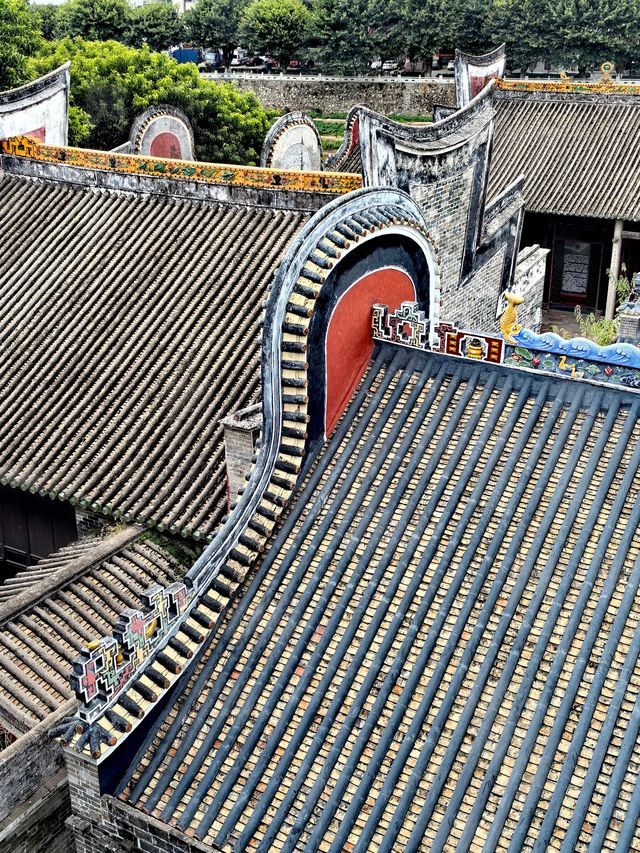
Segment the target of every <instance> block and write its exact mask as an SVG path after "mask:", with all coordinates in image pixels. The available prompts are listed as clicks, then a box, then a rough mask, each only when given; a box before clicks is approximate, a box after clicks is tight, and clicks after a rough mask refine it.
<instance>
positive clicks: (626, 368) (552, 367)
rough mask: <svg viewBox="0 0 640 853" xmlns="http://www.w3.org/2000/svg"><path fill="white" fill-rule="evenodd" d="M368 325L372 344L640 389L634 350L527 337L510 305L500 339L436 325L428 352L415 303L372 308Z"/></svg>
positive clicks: (424, 323)
mask: <svg viewBox="0 0 640 853" xmlns="http://www.w3.org/2000/svg"><path fill="white" fill-rule="evenodd" d="M371 322H372V335H373V338H374V340H380V341H388V342H390V343H395V344H400V345H402V346H408V347H413V348H414V349H420V350H429V349H432V350H433V352H441V353H444V354H445V355H453V356H462V357H465V358H472V359H475V360H478V361H486V362H490V363H492V364H506V365H509V366H511V367H528V368H531V369H533V370H540V371H545V372H547V373H556V374H558V375H559V376H563V377H566V378H570V379H589V380H591V381H595V382H605V383H607V384H614V385H624V386H625V387H627V388H634V389H636V388H640V349H638V347H636V346H634V345H633V344H628V343H616V344H611V345H610V346H606V347H602V346H599V345H598V344H596V343H594V342H593V341H590V340H587V339H586V338H571V339H569V340H566V339H564V338H561V337H560V336H559V335H556V334H554V333H552V332H546V333H544V334H537V333H535V332H531V331H529V330H528V329H523V328H522V327H521V326H520V325H519V324H518V323H517V316H516V312H515V306H514V305H513V304H511V303H509V304H508V306H507V309H506V311H505V312H504V314H503V315H502V317H501V318H500V326H501V328H502V330H503V335H504V339H503V338H500V337H497V336H494V335H483V334H482V333H480V332H475V331H468V330H463V329H458V328H457V326H455V325H454V324H452V323H440V324H439V325H437V326H436V327H435V328H434V336H435V338H436V342H435V343H434V345H433V347H430V346H429V341H428V338H429V335H428V325H429V324H428V320H427V318H426V316H425V314H424V312H422V311H420V309H419V308H418V306H417V304H416V303H415V302H403V303H402V305H401V306H400V308H398V309H397V310H396V311H394V312H389V309H388V308H387V306H386V305H374V306H373V312H372V321H371Z"/></svg>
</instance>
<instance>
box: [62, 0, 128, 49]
mask: <svg viewBox="0 0 640 853" xmlns="http://www.w3.org/2000/svg"><path fill="white" fill-rule="evenodd" d="M129 14H130V6H129V4H128V3H127V0H71V2H70V3H69V7H68V26H69V35H72V36H82V38H85V39H89V40H96V41H107V40H108V39H122V38H123V37H124V36H125V35H126V34H127V33H128V31H129Z"/></svg>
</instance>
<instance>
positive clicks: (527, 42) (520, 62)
mask: <svg viewBox="0 0 640 853" xmlns="http://www.w3.org/2000/svg"><path fill="white" fill-rule="evenodd" d="M490 30H491V32H492V34H493V38H492V41H493V43H494V44H496V45H497V44H500V42H502V41H503V42H505V44H506V50H507V62H508V64H509V67H510V68H520V71H521V74H522V76H523V77H524V75H525V73H526V71H527V70H528V69H529V68H531V67H532V66H534V65H535V64H536V62H538V60H540V59H548V58H549V57H550V54H551V45H552V42H553V40H554V38H555V33H556V30H557V21H556V19H555V13H554V8H553V6H552V5H551V2H549V0H496V3H495V6H494V13H493V16H492V21H491V25H490ZM565 62H566V60H565Z"/></svg>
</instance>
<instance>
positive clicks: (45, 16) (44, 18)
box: [32, 3, 71, 41]
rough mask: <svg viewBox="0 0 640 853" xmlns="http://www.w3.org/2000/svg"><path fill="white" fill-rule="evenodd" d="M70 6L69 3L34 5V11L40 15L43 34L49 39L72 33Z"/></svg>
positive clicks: (39, 19)
mask: <svg viewBox="0 0 640 853" xmlns="http://www.w3.org/2000/svg"><path fill="white" fill-rule="evenodd" d="M69 7H70V4H69V3H61V4H59V5H57V6H54V5H49V4H38V5H37V6H32V9H33V12H34V13H35V14H36V15H37V16H38V21H39V25H40V30H41V32H42V35H43V37H44V38H45V39H46V40H47V41H52V40H53V39H59V38H64V37H65V36H68V35H70V33H71V30H70V23H69Z"/></svg>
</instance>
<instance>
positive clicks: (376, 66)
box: [369, 59, 382, 71]
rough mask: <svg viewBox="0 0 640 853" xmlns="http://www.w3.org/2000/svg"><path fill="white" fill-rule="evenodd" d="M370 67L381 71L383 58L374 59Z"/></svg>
mask: <svg viewBox="0 0 640 853" xmlns="http://www.w3.org/2000/svg"><path fill="white" fill-rule="evenodd" d="M369 67H370V68H371V70H372V71H380V69H381V68H382V60H381V59H374V60H373V62H372V63H371V65H370V66H369Z"/></svg>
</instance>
